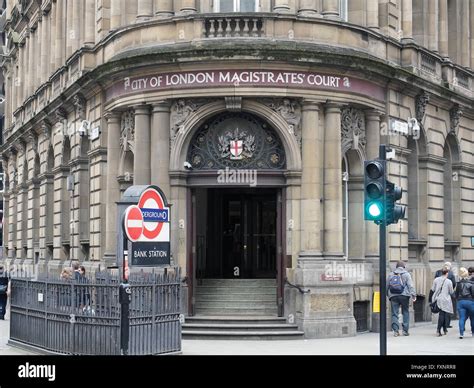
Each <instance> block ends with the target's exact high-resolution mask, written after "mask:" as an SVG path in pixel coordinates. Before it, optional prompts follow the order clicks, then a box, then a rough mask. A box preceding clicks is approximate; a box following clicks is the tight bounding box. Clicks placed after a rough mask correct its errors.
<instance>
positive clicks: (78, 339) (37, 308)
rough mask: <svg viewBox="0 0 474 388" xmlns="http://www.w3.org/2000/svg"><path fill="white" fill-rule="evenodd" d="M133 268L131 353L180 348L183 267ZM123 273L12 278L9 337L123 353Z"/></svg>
mask: <svg viewBox="0 0 474 388" xmlns="http://www.w3.org/2000/svg"><path fill="white" fill-rule="evenodd" d="M179 272H180V271H179V269H174V271H168V272H165V273H138V274H131V276H130V279H129V283H130V286H131V291H132V294H131V295H132V298H131V303H130V318H129V327H130V329H129V332H130V335H129V338H130V340H129V352H128V354H130V355H151V354H163V353H171V352H178V351H180V350H181V323H180V319H179V318H180V273H179ZM119 284H120V279H119V277H118V276H114V275H111V274H109V273H106V272H96V273H95V274H94V275H93V276H90V277H88V278H84V279H82V280H58V279H51V278H46V277H43V276H40V277H38V280H31V279H28V278H12V280H11V322H10V340H11V341H16V342H20V343H24V344H27V345H31V346H35V347H38V348H41V349H44V350H46V351H50V352H55V353H64V354H80V355H119V354H121V349H120V328H121V306H120V304H119Z"/></svg>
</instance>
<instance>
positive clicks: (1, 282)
mask: <svg viewBox="0 0 474 388" xmlns="http://www.w3.org/2000/svg"><path fill="white" fill-rule="evenodd" d="M9 294H10V277H9V275H8V272H7V271H6V270H5V267H4V266H3V264H0V319H1V320H4V319H5V314H6V312H7V302H8V296H9Z"/></svg>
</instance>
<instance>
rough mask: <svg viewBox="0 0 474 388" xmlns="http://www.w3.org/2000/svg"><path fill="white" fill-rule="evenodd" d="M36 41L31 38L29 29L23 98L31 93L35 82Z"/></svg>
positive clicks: (31, 32) (31, 33)
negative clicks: (25, 83)
mask: <svg viewBox="0 0 474 388" xmlns="http://www.w3.org/2000/svg"><path fill="white" fill-rule="evenodd" d="M35 44H36V42H35V41H34V39H33V31H32V30H30V34H29V36H28V46H27V48H28V62H27V63H26V65H27V66H26V68H27V77H26V82H27V85H26V94H25V99H27V98H28V97H29V96H31V95H32V94H33V87H34V84H35V74H36V73H35V66H34V63H35V61H34V59H33V58H34V48H35Z"/></svg>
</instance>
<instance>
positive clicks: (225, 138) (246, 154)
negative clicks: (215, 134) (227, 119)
mask: <svg viewBox="0 0 474 388" xmlns="http://www.w3.org/2000/svg"><path fill="white" fill-rule="evenodd" d="M219 151H220V153H221V157H222V158H230V159H231V160H242V159H244V158H247V159H250V158H251V157H252V156H253V153H254V151H255V136H254V135H251V134H248V133H247V131H241V130H240V129H239V128H236V129H235V130H234V131H233V132H231V131H227V132H226V133H225V134H224V135H222V136H219Z"/></svg>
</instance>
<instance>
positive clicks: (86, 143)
mask: <svg viewBox="0 0 474 388" xmlns="http://www.w3.org/2000/svg"><path fill="white" fill-rule="evenodd" d="M90 148H91V142H90V140H89V137H88V136H81V138H80V139H79V152H80V154H79V155H80V156H81V157H86V156H87V153H88V152H89V151H90Z"/></svg>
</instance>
